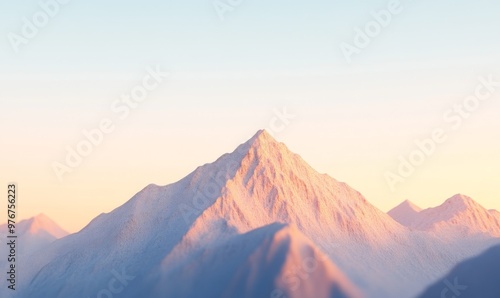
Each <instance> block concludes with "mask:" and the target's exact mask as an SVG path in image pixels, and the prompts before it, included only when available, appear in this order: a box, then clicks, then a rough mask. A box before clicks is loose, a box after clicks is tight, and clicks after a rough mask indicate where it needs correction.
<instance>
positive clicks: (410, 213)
mask: <svg viewBox="0 0 500 298" xmlns="http://www.w3.org/2000/svg"><path fill="white" fill-rule="evenodd" d="M420 211H422V208H420V207H418V206H417V205H415V204H413V203H412V202H411V201H409V200H405V201H404V202H402V203H401V204H399V205H398V206H396V207H394V208H393V209H391V211H389V212H388V213H387V214H388V215H390V216H391V217H392V218H393V219H394V220H395V221H397V222H399V223H400V224H402V225H404V226H408V225H410V224H411V223H412V222H413V221H414V219H415V217H416V216H417V214H418V213H419V212H420Z"/></svg>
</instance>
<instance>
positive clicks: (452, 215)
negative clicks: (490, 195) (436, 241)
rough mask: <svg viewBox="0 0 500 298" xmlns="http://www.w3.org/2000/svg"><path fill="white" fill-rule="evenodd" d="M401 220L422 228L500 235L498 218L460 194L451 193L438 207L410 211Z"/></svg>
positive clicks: (419, 228) (439, 231)
mask: <svg viewBox="0 0 500 298" xmlns="http://www.w3.org/2000/svg"><path fill="white" fill-rule="evenodd" d="M396 208H398V207H396ZM400 222H401V223H402V224H404V225H406V226H408V227H411V228H413V229H417V230H422V231H432V232H437V233H450V232H451V233H459V234H460V235H471V234H486V235H489V236H493V237H500V218H498V217H497V216H496V215H495V213H494V212H491V211H489V210H487V209H485V208H484V207H483V206H481V205H480V204H478V203H477V202H476V201H474V200H473V199H472V198H470V197H468V196H466V195H462V194H456V195H454V196H452V197H451V198H449V199H447V200H446V201H445V202H444V203H443V204H441V205H440V206H438V207H435V208H428V209H425V210H422V211H420V212H418V213H415V214H413V215H412V216H411V220H410V221H406V222H404V221H400Z"/></svg>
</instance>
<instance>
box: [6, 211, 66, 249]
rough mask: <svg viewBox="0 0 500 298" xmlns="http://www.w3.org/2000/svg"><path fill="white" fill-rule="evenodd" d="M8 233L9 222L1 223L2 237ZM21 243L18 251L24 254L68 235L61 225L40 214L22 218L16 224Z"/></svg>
mask: <svg viewBox="0 0 500 298" xmlns="http://www.w3.org/2000/svg"><path fill="white" fill-rule="evenodd" d="M7 234H8V228H7V224H3V225H0V237H1V238H4V237H5V236H6V235H7ZM16 234H17V236H18V239H19V240H18V241H19V243H22V245H20V246H19V247H18V252H19V253H22V254H27V253H32V252H34V251H37V250H39V249H41V248H43V247H45V246H46V245H48V244H50V243H52V242H53V241H55V240H57V239H59V238H62V237H64V236H66V235H68V232H66V231H65V230H63V229H62V228H61V227H60V226H59V225H57V224H56V223H55V222H54V221H52V220H51V219H50V218H49V217H47V216H46V215H45V214H39V215H37V216H34V217H32V218H29V219H25V220H21V221H20V222H18V223H17V225H16Z"/></svg>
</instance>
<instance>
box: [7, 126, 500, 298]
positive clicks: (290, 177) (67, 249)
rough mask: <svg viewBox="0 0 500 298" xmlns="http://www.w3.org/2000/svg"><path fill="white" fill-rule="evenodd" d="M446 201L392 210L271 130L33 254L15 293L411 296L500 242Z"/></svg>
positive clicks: (491, 227) (483, 217)
mask: <svg viewBox="0 0 500 298" xmlns="http://www.w3.org/2000/svg"><path fill="white" fill-rule="evenodd" d="M438 208H440V209H439V210H435V211H432V209H431V210H429V209H427V210H420V208H418V207H416V206H415V205H413V204H411V203H410V202H405V203H403V204H402V205H400V206H398V207H396V208H395V209H393V210H391V212H389V214H390V215H388V214H385V213H383V212H381V211H380V210H378V209H377V208H376V207H374V206H373V205H371V204H370V203H369V202H368V201H367V200H366V199H365V198H364V197H363V196H362V195H361V194H360V193H359V192H358V191H356V190H355V189H353V188H351V187H350V186H349V185H347V184H345V183H343V182H339V181H337V180H335V179H333V178H331V177H330V176H328V175H325V174H320V173H318V172H316V171H315V170H314V169H312V168H311V167H310V166H309V165H308V164H307V163H306V162H305V161H304V160H303V159H302V158H301V157H300V156H299V155H297V154H294V153H292V152H291V151H290V150H288V148H287V147H286V146H285V145H284V144H282V143H279V142H277V141H276V140H274V139H273V138H272V137H271V136H270V135H269V134H268V133H267V132H265V131H259V132H257V134H256V135H254V136H253V137H252V138H251V139H249V140H248V141H247V142H245V143H243V144H241V145H240V146H239V147H238V148H237V149H236V150H235V151H234V152H232V153H229V154H224V155H223V156H221V157H220V158H219V159H217V160H216V161H215V162H213V163H210V164H205V165H203V166H201V167H198V168H197V169H196V170H195V171H193V172H192V173H191V174H189V175H188V176H186V177H185V178H183V179H182V180H180V181H178V182H176V183H173V184H170V185H167V186H157V185H149V186H147V187H145V188H144V189H143V190H141V191H140V192H139V193H137V194H136V195H135V196H134V197H132V198H131V199H130V200H129V201H128V202H126V203H125V204H123V205H122V206H120V207H118V208H116V209H115V210H113V211H112V212H110V213H108V214H101V215H99V216H98V217H96V218H95V219H94V220H92V221H91V222H90V223H89V224H88V225H87V226H86V227H85V228H84V229H82V230H81V231H80V232H78V233H76V234H72V235H69V236H66V237H64V238H62V239H60V240H57V241H55V242H53V243H51V244H49V245H48V246H47V247H45V248H44V249H42V250H39V251H38V253H37V256H36V258H32V259H29V260H24V261H23V262H24V263H21V264H20V266H23V268H25V272H24V273H23V277H22V278H21V279H20V283H19V289H20V291H19V293H18V295H17V296H16V297H23V298H24V297H30V298H37V297H40V298H41V297H44V298H45V297H85V298H87V297H99V295H101V297H104V296H103V295H105V294H106V295H107V294H108V293H109V294H111V295H113V297H115V296H114V295H116V297H175V298H178V297H189V298H191V297H271V298H272V297H276V298H278V297H279V298H284V297H297V298H303V297H315V298H316V297H318V298H322V297H329V298H332V297H384V298H391V297H394V298H405V297H408V298H409V297H412V298H413V297H416V296H417V295H418V294H419V293H422V292H423V290H424V289H425V288H426V287H427V286H428V285H429V284H431V283H433V282H435V280H437V279H438V278H440V277H442V276H444V275H445V274H446V273H448V272H449V270H450V269H451V268H452V267H453V266H455V265H456V264H458V263H459V262H460V261H462V260H464V259H466V258H469V257H471V256H474V255H477V254H479V253H480V252H483V251H484V250H485V249H487V248H489V247H491V246H493V245H494V244H499V243H500V238H498V234H497V232H498V230H497V227H498V217H497V215H495V212H493V211H487V210H485V209H484V208H482V207H481V206H479V205H478V204H477V203H475V202H474V201H473V200H472V199H470V198H468V197H465V196H462V195H458V196H455V197H453V198H451V199H449V200H448V201H446V202H445V203H444V204H443V205H442V206H440V207H438ZM391 216H392V217H391ZM393 218H394V219H395V220H394V219H393ZM0 294H2V292H0ZM2 297H4V296H2Z"/></svg>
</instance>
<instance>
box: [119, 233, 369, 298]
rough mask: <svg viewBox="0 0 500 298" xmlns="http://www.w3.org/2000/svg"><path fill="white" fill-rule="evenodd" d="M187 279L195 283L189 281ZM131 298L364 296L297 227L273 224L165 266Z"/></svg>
mask: <svg viewBox="0 0 500 298" xmlns="http://www.w3.org/2000/svg"><path fill="white" fill-rule="evenodd" d="M186 281H190V282H188V283H186ZM143 284H144V285H145V286H144V287H143V288H142V289H141V288H134V289H133V290H131V291H130V292H129V293H127V294H125V296H126V297H138V296H143V297H200V298H202V297H227V298H231V297H249V298H250V297H289V298H303V297H332V298H333V297H362V295H361V293H360V291H359V290H358V289H356V287H355V286H354V285H353V284H352V283H351V282H350V281H349V280H348V279H347V278H346V277H345V276H344V274H343V273H342V272H340V270H339V269H338V268H336V266H334V265H333V264H332V263H331V262H330V261H329V259H328V257H327V256H326V255H324V254H323V253H322V252H320V251H319V249H317V248H316V247H315V246H314V244H313V243H312V242H311V241H310V240H308V239H307V238H305V236H303V235H302V234H301V233H300V232H299V231H298V230H297V229H296V228H294V227H290V226H288V225H284V224H279V223H276V224H272V225H268V226H265V227H262V228H258V229H256V230H253V231H251V232H248V233H245V234H242V235H236V236H233V237H231V238H229V239H228V240H226V241H224V242H223V243H221V244H218V245H214V246H211V247H206V248H204V249H202V250H199V251H197V253H196V255H195V256H194V257H193V258H190V259H188V260H186V261H185V262H184V263H182V264H180V265H179V266H177V267H176V268H165V267H163V268H161V267H159V268H158V269H157V270H155V271H153V272H152V274H151V275H150V276H149V277H148V278H147V279H145V281H144V283H143Z"/></svg>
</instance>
